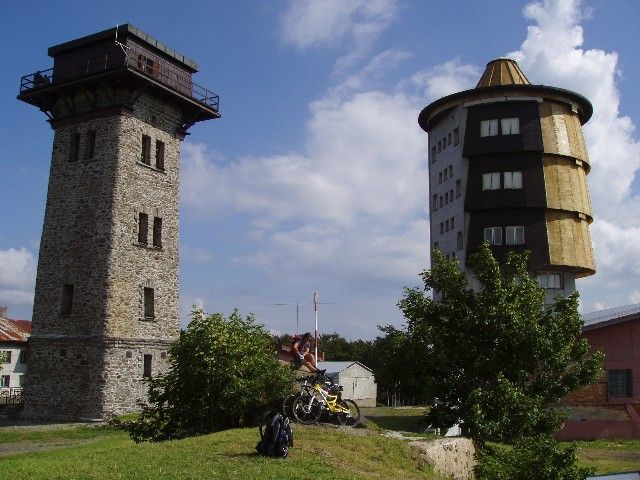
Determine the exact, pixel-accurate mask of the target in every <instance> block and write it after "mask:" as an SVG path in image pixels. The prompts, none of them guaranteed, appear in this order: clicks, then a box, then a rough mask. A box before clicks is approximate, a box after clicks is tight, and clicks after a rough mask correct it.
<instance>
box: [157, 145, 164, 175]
mask: <svg viewBox="0 0 640 480" xmlns="http://www.w3.org/2000/svg"><path fill="white" fill-rule="evenodd" d="M156 168H157V169H158V170H164V142H161V141H160V140H156Z"/></svg>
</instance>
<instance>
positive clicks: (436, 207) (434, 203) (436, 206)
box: [431, 195, 438, 212]
mask: <svg viewBox="0 0 640 480" xmlns="http://www.w3.org/2000/svg"><path fill="white" fill-rule="evenodd" d="M431 203H432V204H433V206H432V207H431V208H433V211H434V212H435V211H436V210H438V195H434V196H433V201H432V202H431Z"/></svg>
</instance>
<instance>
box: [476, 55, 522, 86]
mask: <svg viewBox="0 0 640 480" xmlns="http://www.w3.org/2000/svg"><path fill="white" fill-rule="evenodd" d="M530 84H531V82H529V79H528V78H527V77H526V76H525V74H524V73H522V70H520V67H519V66H518V62H516V61H515V60H511V59H510V58H496V59H495V60H491V61H490V62H489V63H487V67H486V68H485V70H484V73H483V74H482V76H481V77H480V80H479V81H478V84H477V85H476V88H482V87H493V86H496V85H530Z"/></svg>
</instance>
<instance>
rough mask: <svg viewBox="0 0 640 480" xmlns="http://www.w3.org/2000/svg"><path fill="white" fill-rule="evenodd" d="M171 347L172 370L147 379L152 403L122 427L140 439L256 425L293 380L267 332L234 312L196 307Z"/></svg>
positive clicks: (180, 436) (134, 437)
mask: <svg viewBox="0 0 640 480" xmlns="http://www.w3.org/2000/svg"><path fill="white" fill-rule="evenodd" d="M192 318H193V320H192V322H191V323H190V324H189V326H188V327H187V329H186V330H185V331H184V332H182V334H181V335H180V339H179V340H178V341H177V342H176V343H175V344H174V345H172V346H171V348H170V349H169V364H170V367H169V370H168V371H167V373H166V374H164V375H160V376H158V377H157V378H154V379H152V380H150V381H149V403H148V404H145V405H142V413H141V414H140V416H139V417H138V419H137V420H135V421H132V422H126V423H125V424H124V427H125V428H126V429H127V430H128V431H129V434H130V435H131V437H132V438H133V439H134V440H135V441H136V442H139V441H144V440H167V439H174V438H182V437H186V436H191V435H199V434H205V433H210V432H213V431H217V430H224V429H227V428H236V427H240V426H245V425H249V424H252V423H253V422H254V421H255V420H256V419H258V418H259V415H260V413H261V412H262V411H264V410H265V409H267V408H273V407H275V406H277V405H279V402H280V401H281V399H282V398H283V397H284V396H285V395H286V394H287V393H289V390H290V389H291V386H292V384H293V377H292V372H291V371H290V370H289V369H288V368H283V367H281V366H280V363H279V362H278V360H277V358H276V357H275V355H274V352H273V349H272V348H271V345H270V337H269V334H268V333H267V332H266V331H265V330H264V328H263V326H262V325H258V324H256V323H255V319H254V317H253V315H249V316H247V317H243V316H242V315H240V314H239V313H238V311H237V310H235V311H234V312H233V313H232V314H231V315H229V317H228V318H225V317H224V316H223V315H222V314H219V313H214V314H211V315H208V316H206V315H205V314H204V312H202V311H200V310H196V311H194V312H193V313H192Z"/></svg>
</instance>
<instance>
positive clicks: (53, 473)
mask: <svg viewBox="0 0 640 480" xmlns="http://www.w3.org/2000/svg"><path fill="white" fill-rule="evenodd" d="M362 413H363V416H365V417H366V421H365V423H366V425H367V426H368V427H369V428H357V429H344V430H343V429H339V428H330V427H318V426H304V425H297V424H296V425H294V439H295V445H294V447H293V449H292V450H291V453H290V455H289V458H287V459H285V460H282V459H271V458H265V457H260V456H257V455H256V454H255V450H254V449H255V445H256V443H257V442H258V436H259V435H258V432H257V429H256V428H245V429H237V430H228V431H225V432H218V433H213V434H210V435H203V436H201V437H194V438H188V439H184V440H175V441H171V442H161V443H142V444H135V443H133V442H132V441H131V440H130V439H129V437H128V435H127V434H126V433H125V432H122V431H120V430H115V429H113V428H110V427H95V426H86V425H68V426H60V425H57V426H41V427H37V428H32V427H0V479H5V478H7V479H9V478H10V479H16V480H19V479H25V480H26V479H29V480H31V479H34V480H38V479H43V480H44V479H47V480H56V479H83V480H84V479H89V480H92V479H110V480H111V479H140V480H142V479H145V480H146V479H154V480H155V479H159V480H163V479H198V480H202V479H209V478H222V479H247V480H252V479H266V480H269V479H274V480H276V479H277V480H286V479H292V480H293V479H313V480H325V479H326V480H342V479H344V480H354V479H367V480H368V479H371V478H382V479H386V478H397V479H403V480H404V479H408V480H411V479H418V478H419V479H434V480H435V479H438V478H439V477H437V476H436V475H435V474H434V473H433V472H432V470H431V468H430V467H428V466H425V465H423V464H421V462H420V461H419V459H418V456H417V454H416V452H415V451H414V450H412V449H411V448H410V447H409V446H408V444H407V442H404V441H399V440H394V439H390V438H386V437H383V436H381V435H379V431H380V430H400V431H405V432H411V433H412V434H419V433H421V432H422V431H423V430H424V423H423V421H422V417H423V415H424V413H425V411H424V409H422V408H392V407H378V408H375V409H374V408H363V409H362ZM576 443H577V445H578V457H579V461H580V464H581V465H583V466H592V467H595V469H596V472H597V473H614V472H623V471H638V470H640V440H619V441H606V440H599V441H593V442H576Z"/></svg>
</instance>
